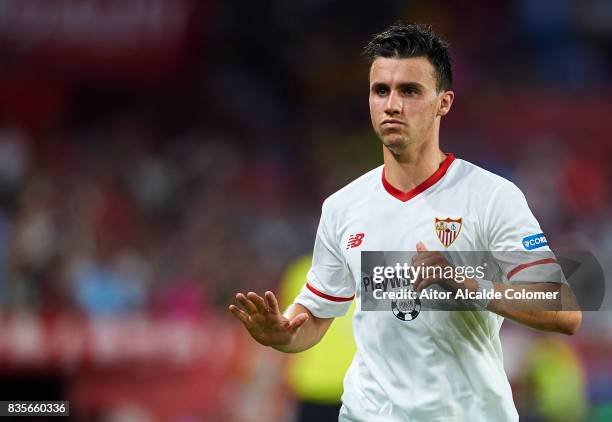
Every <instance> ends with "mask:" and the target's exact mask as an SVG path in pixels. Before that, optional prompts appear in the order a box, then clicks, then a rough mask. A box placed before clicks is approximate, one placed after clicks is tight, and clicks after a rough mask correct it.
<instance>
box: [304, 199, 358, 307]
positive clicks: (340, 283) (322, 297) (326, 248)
mask: <svg viewBox="0 0 612 422" xmlns="http://www.w3.org/2000/svg"><path fill="white" fill-rule="evenodd" d="M334 228H335V224H334V222H333V218H332V215H331V213H330V211H329V207H328V206H327V204H326V203H324V204H323V210H322V212H321V220H320V221H319V228H318V229H317V236H316V239H315V245H314V250H313V255H312V266H311V267H310V270H309V271H308V274H307V276H306V284H304V286H303V287H302V290H301V291H300V293H299V294H298V296H297V297H296V299H295V301H294V302H295V303H299V304H301V305H303V306H305V307H306V308H308V310H309V311H310V312H311V313H312V314H313V315H314V316H316V317H319V318H332V317H340V316H342V315H344V314H346V312H347V311H348V309H349V307H350V305H351V301H352V300H353V298H354V297H355V284H354V283H353V280H352V278H351V276H350V271H349V269H348V266H347V264H346V261H345V260H344V257H343V256H342V253H341V249H340V245H339V241H338V239H337V238H338V236H337V235H336V231H335V229H334Z"/></svg>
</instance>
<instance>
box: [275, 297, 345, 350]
mask: <svg viewBox="0 0 612 422" xmlns="http://www.w3.org/2000/svg"><path fill="white" fill-rule="evenodd" d="M302 313H306V314H308V321H306V322H305V323H304V325H302V326H301V327H300V329H299V331H298V332H297V333H296V334H295V336H294V337H293V340H292V341H291V343H289V344H286V345H282V346H273V347H274V349H276V350H279V351H281V352H285V353H298V352H302V351H304V350H307V349H310V348H311V347H312V346H314V345H316V344H317V343H318V342H319V341H321V338H323V335H324V334H325V332H326V331H327V329H328V328H329V326H330V325H331V323H332V321H333V320H334V319H333V318H317V317H315V316H314V315H312V313H310V311H309V310H308V308H306V307H305V306H303V305H300V304H299V303H294V304H293V305H291V306H289V308H287V310H286V311H285V312H284V314H283V315H284V317H285V318H287V319H289V320H291V319H293V318H294V317H295V316H297V315H299V314H302Z"/></svg>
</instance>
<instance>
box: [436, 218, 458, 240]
mask: <svg viewBox="0 0 612 422" xmlns="http://www.w3.org/2000/svg"><path fill="white" fill-rule="evenodd" d="M462 220H463V219H462V218H458V219H456V220H453V219H452V218H445V219H441V218H437V217H436V235H437V236H438V239H439V240H440V242H441V243H442V244H443V245H444V247H446V248H448V247H449V246H450V245H452V244H453V242H454V241H455V239H457V237H459V232H461V222H462Z"/></svg>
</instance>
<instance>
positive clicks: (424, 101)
mask: <svg viewBox="0 0 612 422" xmlns="http://www.w3.org/2000/svg"><path fill="white" fill-rule="evenodd" d="M434 72H435V70H434V67H433V65H432V64H431V63H430V62H429V60H428V59H427V58H424V57H411V58H407V59H399V58H385V57H378V58H377V59H375V60H374V62H373V63H372V66H371V68H370V116H371V118H372V126H373V127H374V131H375V132H376V134H377V135H378V137H379V138H380V139H381V141H382V143H383V145H385V147H387V148H388V149H389V150H390V151H391V152H392V153H394V154H401V152H402V151H403V150H405V149H406V147H408V146H411V145H417V144H421V143H423V142H426V141H427V140H428V139H433V136H435V135H436V130H437V128H438V127H439V126H438V125H439V119H440V117H441V116H443V115H445V114H446V113H448V111H449V110H450V106H451V104H452V101H453V93H452V91H443V92H438V91H437V88H436V76H435V73H434Z"/></svg>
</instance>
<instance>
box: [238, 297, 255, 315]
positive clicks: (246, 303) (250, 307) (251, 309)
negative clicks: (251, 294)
mask: <svg viewBox="0 0 612 422" xmlns="http://www.w3.org/2000/svg"><path fill="white" fill-rule="evenodd" d="M236 300H237V301H238V303H240V304H241V305H242V307H243V308H244V309H245V310H246V312H247V313H248V314H249V315H253V314H255V313H257V307H256V306H255V304H254V303H253V302H251V301H250V300H249V299H248V298H247V297H246V296H245V295H243V294H242V293H238V294H236Z"/></svg>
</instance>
